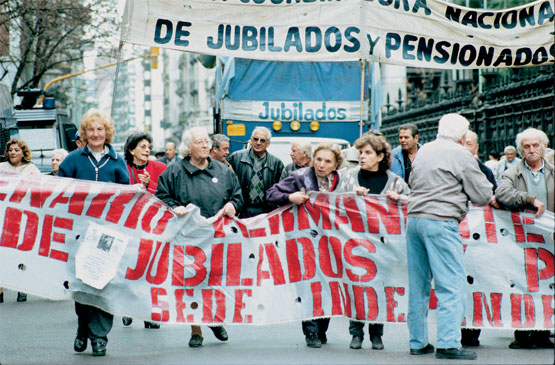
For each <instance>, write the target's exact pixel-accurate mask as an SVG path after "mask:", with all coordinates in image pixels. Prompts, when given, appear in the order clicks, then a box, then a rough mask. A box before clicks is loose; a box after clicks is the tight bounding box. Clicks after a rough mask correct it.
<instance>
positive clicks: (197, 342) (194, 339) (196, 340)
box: [189, 334, 202, 347]
mask: <svg viewBox="0 0 555 365" xmlns="http://www.w3.org/2000/svg"><path fill="white" fill-rule="evenodd" d="M201 346H202V336H200V335H196V334H195V335H192V336H191V339H190V340H189V347H201Z"/></svg>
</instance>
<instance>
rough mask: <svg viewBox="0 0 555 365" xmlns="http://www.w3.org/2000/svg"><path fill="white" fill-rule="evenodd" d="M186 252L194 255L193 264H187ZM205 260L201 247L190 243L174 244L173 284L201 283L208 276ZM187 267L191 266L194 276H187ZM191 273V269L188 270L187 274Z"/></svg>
mask: <svg viewBox="0 0 555 365" xmlns="http://www.w3.org/2000/svg"><path fill="white" fill-rule="evenodd" d="M168 251H169V246H168ZM185 254H187V255H189V256H193V263H192V264H190V265H185ZM155 256H156V254H155ZM153 261H154V260H153ZM205 262H206V254H205V253H204V251H202V249H200V248H199V247H196V246H190V245H187V246H179V245H174V246H173V270H172V285H175V286H195V285H198V284H199V283H201V282H202V281H203V280H204V278H205V277H206V267H204V263H205ZM151 266H152V264H151ZM185 268H191V269H192V271H194V276H192V277H188V278H185V273H186V271H185ZM166 273H167V267H166ZM189 273H190V270H187V274H189ZM164 280H165V278H164Z"/></svg>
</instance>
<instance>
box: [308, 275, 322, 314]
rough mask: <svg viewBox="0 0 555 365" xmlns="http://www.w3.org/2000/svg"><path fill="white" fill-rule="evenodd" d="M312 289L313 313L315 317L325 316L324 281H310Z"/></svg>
mask: <svg viewBox="0 0 555 365" xmlns="http://www.w3.org/2000/svg"><path fill="white" fill-rule="evenodd" d="M310 290H311V291H312V315H313V316H315V317H320V316H323V315H324V309H323V308H322V283H321V282H319V281H315V282H312V283H310Z"/></svg>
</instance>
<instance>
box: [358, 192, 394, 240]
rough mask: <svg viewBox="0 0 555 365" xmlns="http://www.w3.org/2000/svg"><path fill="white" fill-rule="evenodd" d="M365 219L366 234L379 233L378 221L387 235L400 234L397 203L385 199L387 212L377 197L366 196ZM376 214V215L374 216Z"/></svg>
mask: <svg viewBox="0 0 555 365" xmlns="http://www.w3.org/2000/svg"><path fill="white" fill-rule="evenodd" d="M364 202H365V204H366V219H367V222H368V232H370V233H380V221H381V222H382V223H383V225H384V226H385V230H386V231H387V233H388V234H401V216H400V215H399V206H398V205H397V202H394V201H393V200H389V199H387V203H386V204H387V210H386V208H385V207H384V206H383V205H382V204H381V203H380V201H379V197H378V196H372V195H369V196H366V197H365V199H364ZM376 213H377V214H376Z"/></svg>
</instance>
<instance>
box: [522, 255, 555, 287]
mask: <svg viewBox="0 0 555 365" xmlns="http://www.w3.org/2000/svg"><path fill="white" fill-rule="evenodd" d="M524 259H525V267H526V283H527V285H528V291H529V292H537V291H538V289H539V280H538V279H549V278H551V277H552V276H553V273H554V270H555V268H554V266H555V264H554V259H553V254H552V253H551V252H549V251H548V250H546V249H544V248H538V249H535V248H525V249H524ZM539 260H542V261H543V263H544V265H545V266H544V268H543V269H541V270H539V271H538V266H539Z"/></svg>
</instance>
